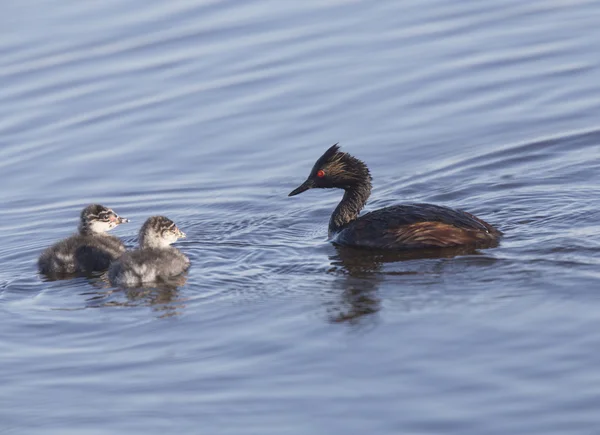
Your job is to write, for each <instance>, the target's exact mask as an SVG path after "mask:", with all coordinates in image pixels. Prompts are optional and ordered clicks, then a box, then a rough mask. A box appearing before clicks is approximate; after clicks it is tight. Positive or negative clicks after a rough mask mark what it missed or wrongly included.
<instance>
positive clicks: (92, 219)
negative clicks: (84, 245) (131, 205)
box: [79, 204, 129, 234]
mask: <svg viewBox="0 0 600 435" xmlns="http://www.w3.org/2000/svg"><path fill="white" fill-rule="evenodd" d="M127 222H129V219H125V218H122V217H120V216H119V215H118V214H116V213H115V212H114V211H113V210H112V209H110V208H108V207H104V206H103V205H100V204H92V205H88V206H87V207H86V208H84V209H83V210H82V211H81V216H80V219H79V232H81V233H82V234H99V233H105V232H106V231H110V230H112V229H113V228H114V227H116V226H118V225H120V224H124V223H127Z"/></svg>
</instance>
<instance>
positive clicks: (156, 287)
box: [86, 274, 187, 317]
mask: <svg viewBox="0 0 600 435" xmlns="http://www.w3.org/2000/svg"><path fill="white" fill-rule="evenodd" d="M186 282H187V277H186V276H185V275H180V276H176V277H173V278H169V279H168V280H167V281H161V282H155V283H151V284H147V285H146V286H144V287H137V288H124V289H119V290H115V289H114V288H112V286H111V284H110V282H109V281H108V277H107V276H106V274H105V275H103V276H102V277H101V278H100V279H99V280H97V281H92V282H91V284H92V285H93V286H94V287H96V289H97V290H96V291H94V292H90V293H86V294H87V295H88V296H90V297H89V298H88V299H87V300H86V302H87V306H88V307H137V306H147V307H152V309H153V310H154V311H156V312H160V313H161V314H160V315H159V317H169V316H174V315H177V314H180V311H181V310H182V309H184V308H185V301H186V300H185V299H183V298H182V297H181V294H180V292H179V287H181V286H183V285H185V284H186ZM123 297H125V299H123Z"/></svg>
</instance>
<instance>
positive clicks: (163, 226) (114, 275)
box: [108, 216, 190, 287]
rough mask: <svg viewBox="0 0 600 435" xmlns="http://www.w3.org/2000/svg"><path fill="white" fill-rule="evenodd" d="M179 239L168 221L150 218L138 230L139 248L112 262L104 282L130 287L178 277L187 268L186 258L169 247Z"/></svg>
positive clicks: (175, 227) (188, 263) (183, 236)
mask: <svg viewBox="0 0 600 435" xmlns="http://www.w3.org/2000/svg"><path fill="white" fill-rule="evenodd" d="M183 238H185V233H183V232H182V231H181V230H180V229H179V228H177V225H175V223H174V222H173V221H172V220H171V219H169V218H166V217H164V216H152V217H151V218H149V219H148V220H146V222H144V225H142V228H141V229H140V233H139V236H138V241H139V245H140V247H139V249H135V250H133V251H128V252H126V253H125V254H123V255H122V256H121V258H119V259H118V260H116V261H114V262H113V263H112V264H111V265H110V268H109V269H108V279H109V280H110V282H111V284H112V285H114V286H118V285H121V286H127V287H133V286H139V285H142V284H144V283H149V282H156V281H159V280H165V279H167V278H170V277H173V276H176V275H179V274H181V273H182V272H184V271H185V270H187V268H188V267H189V266H190V259H189V258H188V257H186V256H185V255H184V254H182V253H181V251H179V250H178V249H175V248H173V247H171V246H170V245H171V243H174V242H175V241H177V239H183Z"/></svg>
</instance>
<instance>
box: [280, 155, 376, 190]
mask: <svg viewBox="0 0 600 435" xmlns="http://www.w3.org/2000/svg"><path fill="white" fill-rule="evenodd" d="M334 187H337V188H340V189H345V190H352V189H359V188H361V187H366V188H368V190H369V191H370V190H371V174H370V173H369V169H368V168H367V165H365V164H364V162H362V161H361V160H359V159H357V158H355V157H352V156H351V155H350V154H347V153H344V152H341V151H340V147H339V146H338V144H335V145H333V146H332V147H330V148H329V149H328V150H327V151H325V154H323V155H322V156H321V157H319V160H317V162H316V163H315V165H314V166H313V168H312V170H311V171H310V175H309V176H308V178H307V179H306V181H305V182H304V183H302V184H301V185H300V186H298V187H297V188H296V189H294V190H292V191H291V192H290V194H289V195H288V196H294V195H298V194H299V193H302V192H305V191H307V190H308V189H313V188H334Z"/></svg>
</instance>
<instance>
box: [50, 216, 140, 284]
mask: <svg viewBox="0 0 600 435" xmlns="http://www.w3.org/2000/svg"><path fill="white" fill-rule="evenodd" d="M125 222H129V220H128V219H125V218H122V217H120V216H119V215H117V214H116V213H115V212H114V211H112V210H111V209H110V208H107V207H104V206H102V205H99V204H92V205H89V206H87V207H86V208H84V209H83V210H82V212H81V216H80V218H79V234H74V235H72V236H71V237H68V238H66V239H65V240H62V241H60V242H58V243H56V244H55V245H53V246H51V247H49V248H48V249H46V250H45V251H44V252H43V253H42V255H40V258H39V259H38V266H39V269H40V272H42V273H44V274H46V275H55V274H69V273H81V272H93V271H100V270H106V269H108V266H109V265H110V262H111V261H112V260H114V259H115V258H118V257H120V256H121V254H122V253H123V252H125V246H124V245H123V242H121V240H119V239H118V238H117V237H113V236H110V235H108V234H106V232H107V231H109V230H112V229H113V228H114V227H116V226H117V225H120V224H122V223H125Z"/></svg>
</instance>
